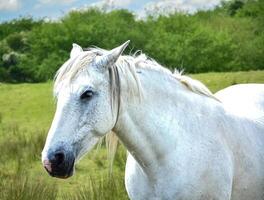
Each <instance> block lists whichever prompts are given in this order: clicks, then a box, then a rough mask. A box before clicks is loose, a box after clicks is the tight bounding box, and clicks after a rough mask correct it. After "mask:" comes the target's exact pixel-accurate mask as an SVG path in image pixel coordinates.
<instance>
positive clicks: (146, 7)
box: [0, 0, 220, 21]
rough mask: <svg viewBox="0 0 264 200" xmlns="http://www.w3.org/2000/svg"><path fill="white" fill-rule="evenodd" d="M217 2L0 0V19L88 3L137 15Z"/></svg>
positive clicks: (52, 13)
mask: <svg viewBox="0 0 264 200" xmlns="http://www.w3.org/2000/svg"><path fill="white" fill-rule="evenodd" d="M219 2H220V0H0V21H7V20H10V19H14V18H18V17H20V16H33V17H35V18H44V17H47V18H51V19H57V18H58V17H60V16H63V15H64V14H65V13H67V12H69V11H70V10H72V9H81V8H86V7H89V6H98V7H102V6H104V7H107V8H109V9H114V8H125V9H128V10H131V11H133V12H135V13H136V14H137V15H140V16H143V15H144V14H145V12H146V11H147V12H153V10H159V12H162V13H166V12H167V13H169V12H173V11H175V10H184V11H187V12H195V11H196V10H197V9H209V8H212V7H214V6H215V5H217V4H219Z"/></svg>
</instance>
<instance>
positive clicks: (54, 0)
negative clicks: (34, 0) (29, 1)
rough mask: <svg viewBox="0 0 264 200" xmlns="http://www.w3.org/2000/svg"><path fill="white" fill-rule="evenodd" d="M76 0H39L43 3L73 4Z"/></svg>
mask: <svg viewBox="0 0 264 200" xmlns="http://www.w3.org/2000/svg"><path fill="white" fill-rule="evenodd" d="M75 1H76V0H39V3H41V4H71V3H73V2H75Z"/></svg>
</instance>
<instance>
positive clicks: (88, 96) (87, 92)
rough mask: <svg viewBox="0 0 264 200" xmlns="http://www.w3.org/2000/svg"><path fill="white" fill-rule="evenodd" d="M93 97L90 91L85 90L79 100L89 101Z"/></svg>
mask: <svg viewBox="0 0 264 200" xmlns="http://www.w3.org/2000/svg"><path fill="white" fill-rule="evenodd" d="M92 96H93V91H92V90H86V91H85V92H84V93H82V95H81V97H80V98H81V99H91V98H92Z"/></svg>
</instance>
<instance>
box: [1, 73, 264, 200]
mask: <svg viewBox="0 0 264 200" xmlns="http://www.w3.org/2000/svg"><path fill="white" fill-rule="evenodd" d="M191 77H193V78H196V79H199V80H201V81H202V82H204V83H205V84H206V85H207V86H208V87H209V88H210V89H211V90H212V91H213V92H216V91H218V90H220V89H222V88H225V87H227V86H229V85H233V84H237V83H264V71H250V72H234V73H206V74H196V75H191ZM54 109H55V102H54V100H53V97H52V83H40V84H17V85H10V84H0V152H1V155H0V199H1V200H7V199H8V200H12V199H14V200H20V199H25V200H31V199H34V200H35V199H38V200H42V199H45V200H48V199H76V200H79V199H127V198H128V197H127V195H126V192H125V188H124V181H123V179H124V178H123V176H124V166H125V158H126V153H125V150H124V148H123V147H121V148H120V149H119V151H118V154H117V156H116V160H115V163H114V172H113V175H112V177H110V176H109V174H108V163H107V155H106V151H105V148H104V146H103V147H102V148H101V149H95V150H93V151H92V152H91V153H90V154H89V155H87V156H86V157H85V158H84V159H83V160H82V161H81V162H80V163H78V164H77V168H76V174H75V176H73V177H72V178H70V179H67V180H58V179H55V178H51V177H49V176H48V174H47V173H46V172H45V171H44V170H43V168H42V166H41V162H40V153H41V150H42V148H43V145H44V142H45V137H46V134H47V131H48V128H49V126H50V123H51V121H52V117H53V114H54Z"/></svg>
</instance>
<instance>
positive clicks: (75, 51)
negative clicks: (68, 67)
mask: <svg viewBox="0 0 264 200" xmlns="http://www.w3.org/2000/svg"><path fill="white" fill-rule="evenodd" d="M81 52H83V49H82V47H80V46H79V45H78V44H75V43H73V44H72V50H71V56H70V57H71V58H73V57H76V56H77V55H78V54H79V53H81Z"/></svg>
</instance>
